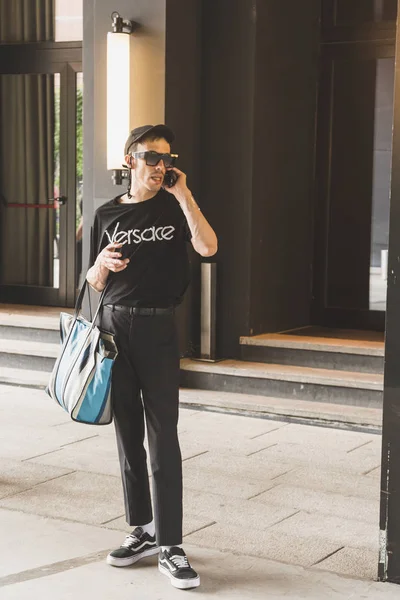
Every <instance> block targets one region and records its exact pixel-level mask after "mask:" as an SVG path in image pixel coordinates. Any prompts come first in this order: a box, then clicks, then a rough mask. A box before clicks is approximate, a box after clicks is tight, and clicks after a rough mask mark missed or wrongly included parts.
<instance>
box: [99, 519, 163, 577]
mask: <svg viewBox="0 0 400 600" xmlns="http://www.w3.org/2000/svg"><path fill="white" fill-rule="evenodd" d="M157 552H158V547H157V542H156V538H155V536H154V535H149V534H148V533H146V532H145V531H143V529H142V528H141V527H136V528H135V529H134V530H133V531H132V533H130V534H129V535H127V536H126V538H125V541H124V542H123V543H122V544H121V546H120V547H119V548H117V550H113V551H112V552H110V554H109V555H108V556H107V562H108V564H109V565H112V566H113V567H127V566H128V565H133V563H135V562H136V561H138V560H140V559H141V558H144V557H145V556H151V555H152V554H157Z"/></svg>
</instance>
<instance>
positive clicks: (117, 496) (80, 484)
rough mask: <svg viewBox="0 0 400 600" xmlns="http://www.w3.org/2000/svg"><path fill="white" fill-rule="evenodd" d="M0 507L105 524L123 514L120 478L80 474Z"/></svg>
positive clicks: (0, 503) (4, 501) (12, 498)
mask: <svg viewBox="0 0 400 600" xmlns="http://www.w3.org/2000/svg"><path fill="white" fill-rule="evenodd" d="M0 507H4V508H12V509H14V510H21V511H25V512H28V513H35V514H37V515H43V516H48V517H55V518H62V519H72V520H73V521H79V522H83V523H90V524H101V523H104V522H105V521H109V520H111V519H113V518H116V517H118V516H120V515H121V514H123V512H124V508H123V497H122V486H121V482H120V480H119V478H118V477H111V476H108V475H99V474H96V473H82V472H76V473H71V474H70V475H64V476H62V477H59V478H58V479H53V480H52V481H48V482H46V483H42V484H39V485H37V486H35V487H34V488H31V489H30V490H27V491H25V492H21V493H20V494H16V495H15V496H9V497H8V498H3V499H2V500H0Z"/></svg>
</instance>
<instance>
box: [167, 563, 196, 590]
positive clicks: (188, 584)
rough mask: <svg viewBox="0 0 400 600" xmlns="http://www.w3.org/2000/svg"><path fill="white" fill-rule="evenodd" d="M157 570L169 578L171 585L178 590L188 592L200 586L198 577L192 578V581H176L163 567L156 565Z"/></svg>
mask: <svg viewBox="0 0 400 600" xmlns="http://www.w3.org/2000/svg"><path fill="white" fill-rule="evenodd" d="M158 570H159V571H160V573H162V574H163V575H166V576H167V577H169V578H170V581H171V583H172V585H173V586H174V587H176V588H178V589H179V590H190V589H191V588H195V587H199V585H200V577H199V575H197V577H193V578H192V579H177V578H176V577H174V576H173V575H172V573H170V572H169V571H168V569H166V568H165V567H163V566H161V565H158Z"/></svg>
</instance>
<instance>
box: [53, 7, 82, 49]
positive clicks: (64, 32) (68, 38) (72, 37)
mask: <svg viewBox="0 0 400 600" xmlns="http://www.w3.org/2000/svg"><path fill="white" fill-rule="evenodd" d="M55 11H56V12H55V19H56V32H55V41H56V42H75V41H81V40H82V39H83V0H56V2H55Z"/></svg>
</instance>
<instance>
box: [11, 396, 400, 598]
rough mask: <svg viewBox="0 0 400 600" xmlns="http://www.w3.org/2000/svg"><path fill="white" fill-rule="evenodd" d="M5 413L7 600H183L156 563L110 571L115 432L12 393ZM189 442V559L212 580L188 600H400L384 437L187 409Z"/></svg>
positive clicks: (119, 534)
mask: <svg viewBox="0 0 400 600" xmlns="http://www.w3.org/2000/svg"><path fill="white" fill-rule="evenodd" d="M199 393H201V392H196V394H199ZM190 394H191V392H190V391H186V390H182V400H183V401H184V400H185V397H186V398H187V399H189V396H190ZM0 413H1V414H0V422H1V444H0V531H1V540H2V543H1V545H0V587H1V590H0V598H1V600H11V599H13V600H14V599H15V600H17V599H18V600H25V599H28V598H29V600H31V599H32V598H34V599H36V598H41V599H44V600H46V599H47V598H56V600H69V599H72V598H73V599H74V600H81V599H82V600H83V599H85V600H86V599H87V598H96V600H103V599H104V600H109V599H110V598H118V600H125V599H126V600H128V599H133V598H136V599H139V600H147V599H149V600H150V599H151V600H156V599H157V600H158V599H160V600H168V599H169V598H176V594H177V593H179V592H177V591H176V590H175V589H174V588H172V586H171V585H170V583H169V581H168V580H167V579H166V578H165V577H163V576H162V575H161V574H160V573H159V572H158V571H157V568H156V559H155V557H151V558H149V559H145V560H143V561H142V562H141V563H139V564H137V565H135V566H133V567H130V568H126V569H115V568H112V567H109V566H107V565H106V564H105V562H104V557H105V555H106V553H107V552H108V551H109V550H110V549H111V548H113V547H115V546H116V545H119V544H120V542H121V540H122V538H123V536H124V532H125V531H127V530H128V529H127V526H126V524H125V520H124V517H123V512H124V511H123V503H122V489H121V483H120V479H119V466H118V461H117V454H116V445H115V439H114V431H113V427H109V426H106V427H91V426H85V425H80V424H76V423H73V422H72V421H70V420H69V418H68V417H67V416H66V415H65V414H64V413H63V412H62V410H61V409H60V408H58V407H57V406H56V405H55V404H54V403H52V401H51V400H50V399H48V398H47V396H46V395H45V394H44V392H43V391H40V390H32V389H26V388H16V387H11V386H0ZM180 439H181V446H182V454H183V460H184V463H183V464H184V486H185V499H184V511H185V520H184V536H185V537H184V547H185V549H186V550H187V552H188V554H189V557H190V559H191V562H192V563H193V565H194V566H195V567H196V568H197V569H198V570H199V572H200V574H201V578H202V585H201V587H200V588H199V589H198V590H196V591H194V592H190V593H195V594H196V595H197V596H199V597H204V598H205V597H207V598H227V599H236V598H238V599H239V598H240V599H241V600H250V599H251V600H253V599H258V598H260V599H261V598H263V599H269V598H288V599H290V600H295V599H300V598H312V599H313V598H315V599H318V600H320V599H322V598H349V599H350V598H351V599H352V600H354V599H358V598H359V599H361V598H363V599H371V600H379V599H380V598H387V599H388V600H390V599H391V598H393V599H394V598H398V596H399V593H400V589H399V588H398V586H394V585H391V584H381V583H376V582H374V579H375V578H376V568H377V556H378V516H379V464H380V437H379V436H378V435H374V434H367V433H358V432H351V431H343V430H336V429H329V428H322V427H313V426H308V425H298V424H289V423H285V422H282V421H276V420H274V421H270V420H265V419H256V418H251V417H244V416H234V415H226V414H221V413H212V412H205V411H195V410H189V409H182V410H181V418H180ZM182 593H183V592H182Z"/></svg>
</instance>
